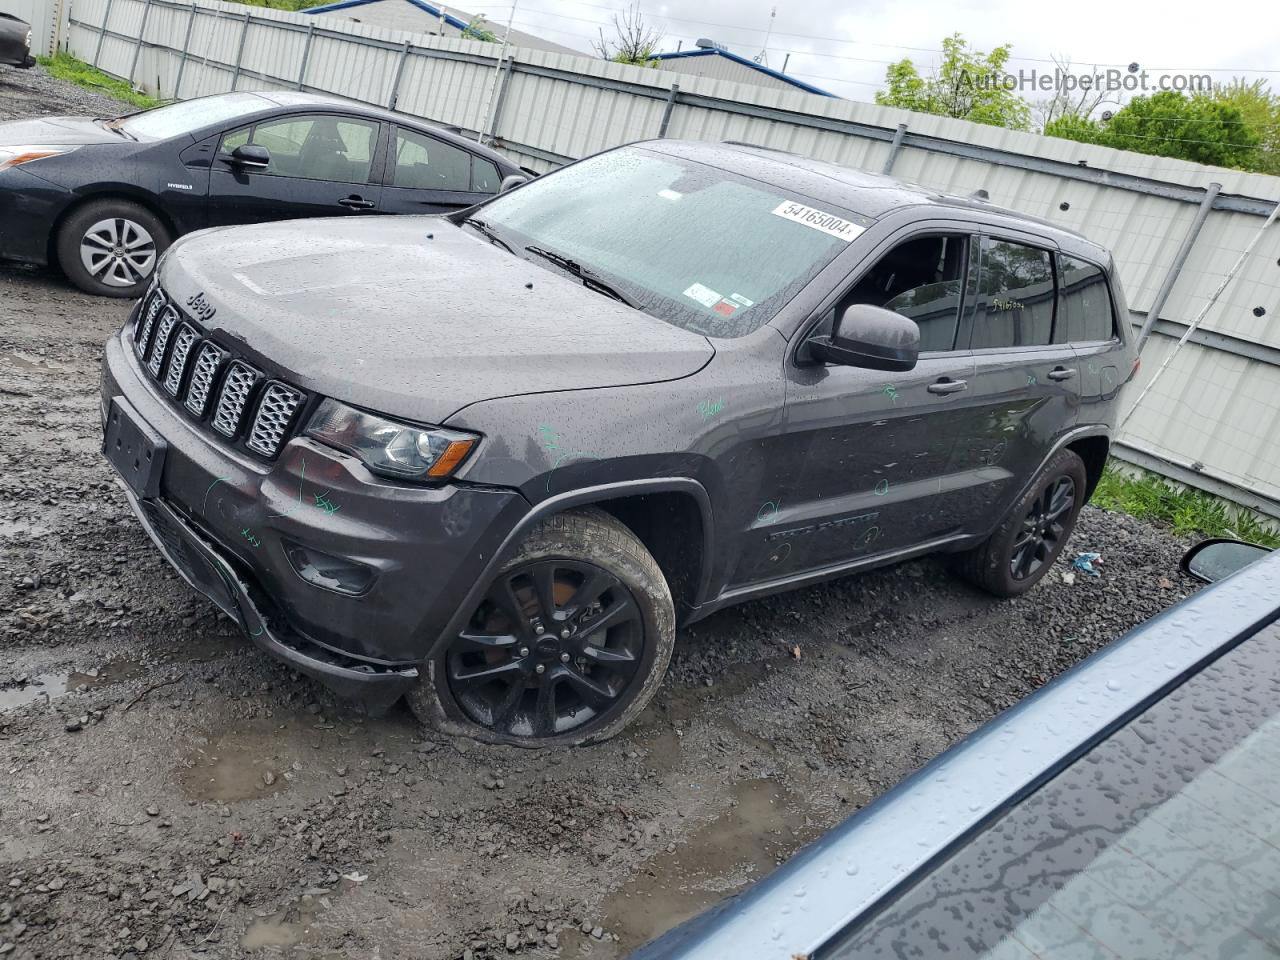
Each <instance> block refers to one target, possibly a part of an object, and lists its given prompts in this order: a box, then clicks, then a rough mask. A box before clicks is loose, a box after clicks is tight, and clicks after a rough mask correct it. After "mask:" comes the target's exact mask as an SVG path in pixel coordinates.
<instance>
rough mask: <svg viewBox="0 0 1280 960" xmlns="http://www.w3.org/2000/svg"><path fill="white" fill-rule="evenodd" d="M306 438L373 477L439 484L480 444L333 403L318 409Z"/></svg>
mask: <svg viewBox="0 0 1280 960" xmlns="http://www.w3.org/2000/svg"><path fill="white" fill-rule="evenodd" d="M306 434H307V436H309V437H313V438H314V439H316V440H319V441H320V442H321V443H326V444H328V445H329V446H331V447H337V448H338V449H339V450H345V451H346V452H347V453H350V454H354V455H355V456H357V457H359V458H360V459H361V460H363V461H364V465H365V466H366V467H368V468H369V469H370V470H372V471H373V472H374V473H378V474H381V475H383V476H384V477H396V478H402V479H407V480H442V479H444V478H445V477H448V476H450V475H452V474H453V472H454V471H455V470H457V469H458V467H459V466H460V465H461V464H462V461H463V460H465V459H466V458H467V454H469V453H470V452H471V449H472V447H474V446H475V445H476V443H477V442H478V441H479V439H480V438H479V437H477V436H476V435H475V434H472V433H461V432H459V431H457V430H446V429H444V428H443V427H418V426H413V425H412V424H408V423H400V422H398V421H396V420H388V419H386V418H385V417H379V416H375V415H374V414H372V413H365V412H364V411H363V410H355V409H353V408H351V407H348V406H347V405H346V404H342V403H339V402H338V401H337V400H325V401H324V402H323V403H321V404H320V406H319V407H318V408H317V409H316V412H315V415H314V416H312V418H311V422H310V423H308V424H307V429H306Z"/></svg>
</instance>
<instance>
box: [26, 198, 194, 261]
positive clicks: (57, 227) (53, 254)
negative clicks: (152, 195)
mask: <svg viewBox="0 0 1280 960" xmlns="http://www.w3.org/2000/svg"><path fill="white" fill-rule="evenodd" d="M96 200H125V201H128V202H129V203H136V204H137V205H138V206H140V207H145V208H146V209H147V211H148V212H149V213H151V215H152V216H154V217H156V218H157V219H159V221H160V222H161V223H163V224H164V225H165V228H166V229H167V230H168V231H169V238H170V241H173V240H177V239H178V230H177V227H176V226H175V225H174V222H173V219H172V218H171V217H170V216H169V215H168V214H167V213H165V212H164V211H163V210H161V209H160V208H159V207H157V206H156V205H155V204H154V203H150V202H149V201H148V200H146V199H145V198H143V197H138V196H134V195H133V194H131V193H126V192H124V191H123V190H106V191H104V192H102V193H91V194H89V195H88V196H85V197H80V198H79V199H78V200H76V202H75V203H72V204H70V205H69V206H68V207H67V209H65V210H63V211H62V212H61V213H60V214H58V217H57V219H55V220H54V221H53V227H52V228H51V229H50V230H49V249H48V251H47V255H48V257H49V262H50V263H55V264H56V263H57V262H58V234H60V233H61V232H62V225H63V224H64V223H66V222H67V218H68V217H70V216H71V215H72V214H73V213H75V212H76V211H77V210H79V209H80V208H81V207H83V206H84V205H85V204H86V203H93V202H94V201H96Z"/></svg>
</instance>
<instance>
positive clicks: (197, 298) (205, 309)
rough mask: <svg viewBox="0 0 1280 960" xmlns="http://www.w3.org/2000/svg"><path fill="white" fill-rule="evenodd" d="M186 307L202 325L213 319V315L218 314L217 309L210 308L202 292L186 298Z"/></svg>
mask: <svg viewBox="0 0 1280 960" xmlns="http://www.w3.org/2000/svg"><path fill="white" fill-rule="evenodd" d="M187 306H188V307H190V308H191V312H192V313H194V314H195V315H196V317H197V318H199V319H200V321H201V322H203V323H208V322H209V321H210V320H212V319H213V315H214V314H215V313H217V312H218V311H217V308H216V307H212V306H210V305H209V301H208V300H206V299H205V298H204V291H203V290H201V291H200V292H199V293H193V294H192V295H191V296H189V297H187Z"/></svg>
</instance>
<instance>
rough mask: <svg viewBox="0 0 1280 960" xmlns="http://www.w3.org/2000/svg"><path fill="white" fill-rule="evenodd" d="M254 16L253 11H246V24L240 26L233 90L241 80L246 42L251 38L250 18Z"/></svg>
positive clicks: (233, 74) (232, 82) (232, 81)
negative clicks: (241, 64) (241, 66)
mask: <svg viewBox="0 0 1280 960" xmlns="http://www.w3.org/2000/svg"><path fill="white" fill-rule="evenodd" d="M252 16H253V13H252V11H249V10H246V11H245V12H244V26H243V27H241V28H240V46H239V48H238V49H237V50H236V66H235V70H234V71H233V72H232V74H231V90H232V92H234V91H235V89H236V84H237V83H239V82H240V61H241V60H243V59H244V42H245V40H247V39H248V38H249V20H250V18H251V17H252Z"/></svg>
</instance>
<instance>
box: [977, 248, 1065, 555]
mask: <svg viewBox="0 0 1280 960" xmlns="http://www.w3.org/2000/svg"><path fill="white" fill-rule="evenodd" d="M981 249H982V253H981V258H980V262H979V273H978V292H977V297H976V298H975V302H974V310H973V313H972V317H971V320H970V322H969V325H968V326H969V329H968V331H967V333H968V340H967V343H968V346H969V349H970V350H971V351H972V354H973V359H974V364H975V370H974V376H973V380H972V381H971V389H972V402H973V403H975V404H976V405H977V406H978V407H979V408H980V409H981V410H982V412H983V416H982V417H981V418H980V420H978V421H976V425H977V430H976V432H975V433H974V434H972V435H970V436H968V437H965V438H963V439H962V440H961V441H960V447H959V448H958V449H957V456H958V457H959V458H960V459H962V460H966V461H967V465H968V466H970V467H971V468H972V469H977V470H981V471H982V482H980V483H978V484H976V485H975V486H974V487H973V489H972V490H971V491H970V496H967V497H965V498H964V499H962V500H957V501H956V502H955V503H954V504H953V507H954V509H955V510H956V511H957V513H958V514H959V515H960V516H961V517H962V518H963V522H964V524H965V526H966V527H968V528H969V529H970V530H971V531H972V532H980V531H982V530H986V529H988V528H989V527H991V526H993V525H994V524H995V523H996V522H997V521H998V519H999V517H1000V516H1001V515H1002V514H1003V512H1004V510H1005V509H1006V508H1007V507H1008V504H1009V501H1010V500H1011V499H1012V498H1013V497H1014V496H1016V495H1017V493H1018V492H1019V491H1020V490H1021V488H1022V486H1023V484H1025V482H1026V481H1027V480H1029V479H1030V478H1031V475H1032V473H1034V471H1035V470H1036V468H1037V467H1039V465H1040V464H1041V462H1042V461H1043V460H1044V458H1045V457H1046V456H1047V455H1048V453H1049V451H1050V449H1051V448H1052V447H1053V444H1054V442H1055V441H1056V440H1057V439H1058V437H1060V436H1061V435H1062V434H1063V433H1064V432H1065V431H1066V430H1068V429H1069V428H1070V427H1071V426H1073V425H1074V424H1075V423H1076V421H1077V419H1078V417H1079V411H1080V382H1081V380H1080V367H1079V362H1078V358H1077V356H1076V353H1075V351H1074V350H1073V349H1072V348H1071V347H1070V346H1069V345H1068V344H1066V343H1056V342H1055V337H1054V324H1055V321H1056V312H1057V311H1056V304H1057V277H1056V270H1055V256H1056V251H1055V250H1054V249H1052V244H1051V243H1049V242H1046V241H1044V240H1043V239H1040V238H1035V237H1031V236H1029V235H1019V234H1016V233H996V232H994V231H993V232H992V233H990V234H988V235H986V236H983V237H982V241H981Z"/></svg>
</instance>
